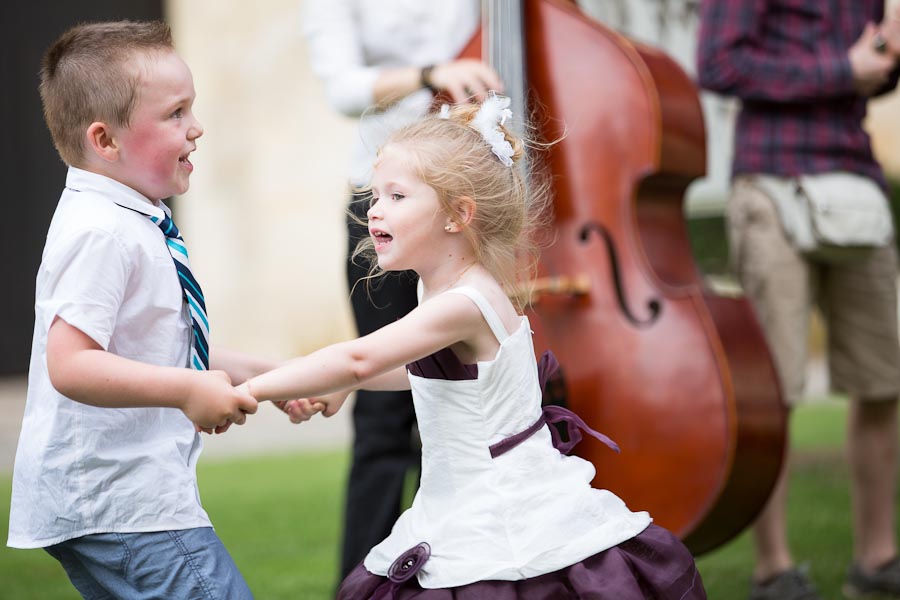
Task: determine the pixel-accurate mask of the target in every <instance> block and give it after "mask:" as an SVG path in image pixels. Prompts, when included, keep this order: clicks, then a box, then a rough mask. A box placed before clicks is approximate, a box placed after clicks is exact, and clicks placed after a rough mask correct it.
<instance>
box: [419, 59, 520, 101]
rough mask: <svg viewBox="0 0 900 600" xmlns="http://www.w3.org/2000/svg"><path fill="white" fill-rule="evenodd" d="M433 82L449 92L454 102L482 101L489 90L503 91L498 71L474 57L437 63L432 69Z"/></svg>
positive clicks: (439, 88) (438, 87)
mask: <svg viewBox="0 0 900 600" xmlns="http://www.w3.org/2000/svg"><path fill="white" fill-rule="evenodd" d="M431 84H432V85H433V86H434V87H435V88H437V89H438V90H440V91H444V92H447V93H448V94H449V95H450V98H451V99H452V100H453V102H454V103H460V102H470V101H474V100H478V101H479V102H480V101H482V100H484V99H485V98H486V97H487V93H488V91H489V90H494V91H496V92H502V91H503V82H502V81H500V76H499V75H497V72H496V71H494V69H492V68H491V67H489V66H488V65H487V64H485V63H483V62H481V61H480V60H476V59H473V58H461V59H457V60H453V61H450V62H447V63H443V64H440V65H436V66H435V67H434V69H433V70H432V71H431Z"/></svg>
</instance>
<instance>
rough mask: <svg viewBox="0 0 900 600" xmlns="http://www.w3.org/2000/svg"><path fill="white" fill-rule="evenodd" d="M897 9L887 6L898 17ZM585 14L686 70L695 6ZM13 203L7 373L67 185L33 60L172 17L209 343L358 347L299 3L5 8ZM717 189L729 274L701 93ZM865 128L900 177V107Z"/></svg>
mask: <svg viewBox="0 0 900 600" xmlns="http://www.w3.org/2000/svg"><path fill="white" fill-rule="evenodd" d="M893 1H894V0H888V3H889V4H892V3H893ZM579 4H580V5H581V6H582V8H583V9H584V10H585V12H587V13H588V14H591V15H592V16H594V17H595V18H597V19H598V20H601V21H603V22H605V23H607V24H609V25H610V26H612V27H613V28H615V29H617V30H619V31H621V32H623V33H625V34H627V35H629V36H631V37H633V38H635V39H637V40H641V41H643V42H645V43H648V44H651V45H654V46H657V47H660V48H662V49H664V50H665V51H666V52H668V53H669V54H670V55H672V56H673V57H674V58H675V59H676V60H677V61H678V62H679V64H681V66H682V67H683V68H684V69H685V70H686V71H688V72H689V73H691V74H692V73H693V70H694V59H693V56H694V49H695V44H696V28H697V8H698V2H697V1H696V0H580V2H579ZM0 11H2V13H0V14H2V19H0V21H2V27H3V28H4V29H6V30H7V31H4V32H3V33H4V35H3V36H2V43H3V45H4V49H3V53H2V69H3V81H4V86H3V87H4V90H3V94H2V101H3V103H4V105H3V108H4V111H3V114H6V115H9V116H10V117H11V118H9V120H8V127H10V128H11V131H9V132H8V133H7V135H4V136H3V141H2V148H3V150H2V152H3V154H2V161H0V169H2V172H3V184H4V189H5V192H6V197H7V200H6V202H5V203H4V210H5V216H6V218H4V219H3V236H2V238H3V244H4V255H5V257H6V259H5V260H4V261H2V263H3V264H2V267H0V268H2V269H3V271H2V275H3V278H2V280H3V281H4V282H5V285H6V290H5V293H4V294H2V296H0V314H2V315H3V335H2V336H0V374H2V375H4V376H9V377H16V376H19V375H22V374H24V373H25V372H26V370H27V364H28V355H29V352H30V345H31V334H32V323H33V300H34V296H33V293H34V292H33V286H34V275H35V273H36V270H37V266H38V264H39V263H40V252H41V248H42V245H43V239H44V236H45V233H46V229H47V225H48V223H49V219H50V216H51V215H52V212H53V210H54V207H55V205H56V201H57V199H58V197H59V193H60V190H61V189H62V186H63V183H64V181H65V166H64V165H63V164H62V162H61V161H60V160H59V159H58V158H57V156H56V153H55V151H54V149H53V146H52V143H51V140H50V136H49V133H48V132H47V129H46V127H45V126H44V123H43V120H42V116H41V109H40V100H39V97H38V92H37V84H38V71H39V68H40V57H41V54H42V53H43V51H44V50H45V49H46V47H47V45H48V44H49V43H50V42H51V41H52V40H53V39H54V38H55V37H56V36H57V35H59V34H60V33H61V32H62V31H63V30H65V29H66V28H67V27H69V26H71V25H72V24H74V23H77V22H79V21H84V20H94V19H110V18H154V17H162V18H165V19H166V20H167V21H168V22H169V23H170V24H171V26H172V28H173V32H174V35H175V41H176V46H177V49H178V51H179V53H180V54H181V55H182V57H183V58H184V59H185V61H186V62H187V63H188V65H189V66H190V67H191V69H192V71H193V74H194V80H195V86H196V89H197V102H196V107H195V108H196V113H197V115H198V116H199V118H200V120H201V122H202V123H203V125H204V127H205V134H204V136H203V137H202V138H201V139H200V141H199V148H198V151H197V152H196V153H195V154H194V155H193V156H192V161H193V162H194V165H195V167H196V169H195V171H194V174H193V176H192V183H191V189H190V191H189V192H188V193H187V194H186V195H185V196H184V197H182V198H178V199H176V200H174V202H173V203H172V204H173V205H174V207H175V211H176V217H177V222H178V224H179V227H180V229H181V230H182V231H183V233H184V236H185V239H186V240H187V243H188V246H189V249H190V252H191V262H192V264H193V266H194V269H195V270H196V272H197V273H198V274H199V277H200V278H201V281H202V283H203V285H204V289H205V290H206V291H207V296H208V297H209V312H210V315H211V316H212V319H213V323H214V329H213V335H214V337H213V340H214V343H216V344H220V345H224V346H228V347H234V348H239V349H243V350H247V351H250V352H256V353H260V354H264V355H268V356H272V357H276V358H277V357H288V356H292V355H295V354H299V353H304V352H307V351H309V350H311V349H313V348H317V347H319V346H321V345H323V344H326V343H329V342H333V341H336V340H339V339H345V338H347V337H349V336H351V335H352V334H353V328H352V324H351V318H350V310H349V304H348V301H347V290H346V289H345V288H346V286H345V284H344V279H343V277H344V275H343V268H344V267H343V262H342V261H343V252H344V244H345V238H344V236H345V233H344V226H343V219H344V201H345V174H346V172H347V169H348V157H349V146H350V143H351V141H352V140H351V136H352V135H353V133H352V132H353V131H354V130H353V123H352V121H351V120H349V119H346V118H343V117H341V116H339V115H338V114H337V113H336V112H335V111H334V110H332V109H331V108H330V107H329V106H328V105H327V104H326V101H325V96H324V92H323V89H322V86H321V84H320V83H319V81H317V80H316V78H315V77H314V76H313V74H312V72H311V70H310V67H309V64H308V60H307V49H306V47H305V43H304V40H303V38H302V33H301V30H302V2H301V1H300V0H259V1H257V2H253V3H246V2H238V1H236V0H225V1H220V0H216V1H214V0H168V1H158V0H133V1H131V2H128V3H123V2H117V1H115V0H79V1H78V2H65V1H63V0H58V1H53V0H36V1H32V2H28V3H18V2H16V3H7V4H5V5H4V7H3V8H2V9H0ZM702 103H703V107H704V112H705V116H706V125H707V136H708V160H709V169H708V176H707V177H706V178H704V179H701V180H698V181H696V182H695V183H694V184H693V185H692V186H691V188H690V189H689V193H688V197H687V199H686V203H685V207H686V216H687V218H688V219H689V225H690V227H691V231H692V236H693V238H694V239H693V241H694V244H695V248H696V249H697V260H698V263H699V264H700V266H701V268H703V269H704V270H705V271H707V272H708V273H710V274H715V272H716V271H723V270H724V264H725V263H724V258H725V257H724V252H725V248H724V245H723V244H724V239H723V237H722V230H721V214H722V208H723V204H724V200H725V197H726V194H727V186H728V175H729V173H728V168H729V164H730V161H731V151H730V148H731V143H732V137H731V123H732V118H733V115H734V113H735V106H734V103H733V101H731V100H725V99H723V98H720V97H716V96H714V95H712V94H708V93H703V94H702ZM868 128H869V130H870V131H871V133H872V135H873V137H874V143H875V149H876V152H877V154H878V157H879V159H880V160H881V161H882V164H883V165H884V167H885V169H886V171H887V173H888V176H889V177H890V178H891V179H892V180H894V181H898V180H900V143H898V139H897V136H898V135H900V99H898V97H897V94H896V93H894V94H891V95H889V96H888V97H883V98H879V99H877V100H876V101H874V102H872V106H871V114H870V118H869V123H868Z"/></svg>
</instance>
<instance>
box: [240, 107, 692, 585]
mask: <svg viewBox="0 0 900 600" xmlns="http://www.w3.org/2000/svg"><path fill="white" fill-rule="evenodd" d="M508 102H509V100H508V99H506V98H500V97H490V98H488V99H487V100H486V101H485V102H484V104H483V105H482V106H481V107H479V106H476V105H466V106H459V107H456V108H454V109H453V110H452V111H450V112H449V114H448V113H447V112H446V111H445V112H444V113H442V116H434V117H429V118H427V119H425V120H424V121H421V122H419V123H416V124H413V125H410V126H408V127H406V128H404V129H402V130H400V131H399V132H397V133H396V134H395V135H393V136H392V137H391V138H390V140H389V141H388V143H387V145H386V146H384V147H383V148H382V150H381V152H380V154H379V157H378V161H377V163H376V165H375V170H374V177H373V181H372V205H371V208H369V211H368V227H369V232H370V237H371V239H370V247H371V248H373V249H374V252H375V255H376V256H377V265H378V268H380V269H381V270H383V271H400V270H407V269H411V270H413V271H415V272H416V273H417V274H418V275H419V277H420V278H421V284H422V287H421V291H422V298H421V302H420V305H419V307H418V308H416V309H415V310H413V311H412V312H411V313H409V314H408V315H407V316H406V317H404V318H402V319H400V320H398V321H396V322H395V323H392V324H391V325H388V326H386V327H384V328H382V329H380V330H378V331H376V332H374V333H372V334H369V335H367V336H365V337H362V338H359V339H356V340H352V341H349V342H344V343H339V344H335V345H333V346H328V347H326V348H323V349H321V350H319V351H317V352H314V353H312V354H310V355H308V356H306V357H303V358H299V359H296V360H294V361H292V362H290V363H288V364H286V365H285V366H283V367H281V368H279V369H276V370H274V371H270V372H268V373H265V374H263V375H260V376H257V377H254V378H252V379H250V380H249V381H248V382H247V383H246V384H245V386H246V387H247V388H248V391H249V392H250V393H251V394H252V395H253V396H255V397H256V398H257V399H258V400H264V399H266V400H276V401H284V400H288V399H290V398H298V397H303V398H306V399H304V400H299V401H297V400H295V401H290V402H287V403H286V404H283V405H282V406H283V408H284V409H285V410H286V411H287V412H288V413H289V414H290V415H291V418H292V420H294V421H298V422H299V421H302V420H306V419H308V418H309V417H310V416H311V415H312V414H313V413H315V412H317V411H319V410H321V411H323V412H324V414H325V415H326V416H328V415H331V414H334V413H335V412H336V411H337V410H338V409H339V408H340V406H341V404H342V403H343V401H344V399H345V398H346V397H347V395H348V393H349V391H350V390H352V389H358V388H366V389H412V392H413V398H414V401H415V408H416V416H417V418H418V423H419V429H420V434H421V438H422V474H421V485H420V488H419V491H418V493H417V494H416V496H415V499H414V500H413V503H412V507H411V508H410V509H409V510H407V511H406V512H405V513H403V515H401V517H400V518H399V519H398V520H397V522H396V524H395V525H394V528H393V531H392V532H391V534H390V536H388V538H387V539H385V540H384V541H383V542H381V543H380V544H379V545H377V546H376V547H375V548H374V549H373V550H372V551H371V552H370V553H369V555H368V556H367V557H366V559H365V561H364V562H363V564H361V565H359V566H358V567H357V568H356V569H355V570H354V571H353V572H352V573H351V574H350V575H349V576H348V577H347V578H346V579H345V580H344V582H343V583H342V585H341V588H340V590H339V592H338V597H339V598H346V599H351V598H352V599H356V598H412V597H415V598H482V597H485V598H486V597H488V596H490V597H491V598H519V597H521V598H576V597H577V598H588V597H590V598H601V599H603V598H609V599H616V600H625V599H629V598H665V599H669V598H671V599H673V600H685V599H697V598H705V597H706V595H705V592H704V591H703V585H702V583H701V580H700V575H699V573H698V572H697V570H696V567H695V565H694V561H693V557H692V556H691V555H690V553H689V552H688V550H687V549H686V548H685V547H684V546H683V545H682V544H681V542H680V541H678V539H677V538H675V536H673V535H672V534H671V533H669V532H668V531H666V530H665V529H662V528H660V527H657V526H655V525H651V524H650V521H651V519H650V517H649V516H648V515H647V513H645V512H638V513H635V512H631V511H630V510H628V508H627V507H626V506H625V504H624V503H623V502H622V501H621V500H620V499H619V498H618V497H616V496H615V495H614V494H612V493H611V492H609V491H606V490H599V489H594V488H592V487H591V486H590V481H591V480H592V479H593V477H594V468H593V466H592V465H591V464H590V463H588V462H586V461H584V460H581V459H579V458H575V457H569V456H565V455H563V454H561V453H560V451H558V450H557V449H556V448H554V445H553V439H552V436H551V432H550V428H549V427H548V426H546V425H545V422H546V421H545V417H544V415H543V413H542V409H541V389H540V385H539V383H538V381H539V374H538V368H537V367H536V361H535V356H534V348H533V346H532V341H531V329H530V327H529V323H528V318H527V317H525V316H523V315H521V314H519V312H517V309H516V308H515V307H514V305H513V304H512V303H511V301H510V300H509V299H508V296H507V292H506V290H507V289H509V286H510V284H511V283H512V280H513V278H514V267H515V265H514V263H515V259H516V255H517V250H518V249H519V248H520V247H521V246H522V241H523V240H524V239H526V238H527V237H528V234H529V227H528V222H529V221H528V219H529V207H535V206H537V205H538V204H540V202H536V201H535V200H534V199H533V198H528V197H526V196H527V193H526V186H525V183H524V181H523V178H522V174H521V173H520V170H519V169H518V168H517V166H516V163H517V161H519V160H520V159H521V158H522V156H523V152H522V142H521V140H519V139H517V138H516V137H514V136H513V135H512V134H511V133H510V132H509V131H508V130H507V129H506V127H504V125H503V123H504V121H505V119H506V118H507V117H508V116H509V110H508V109H506V105H507V104H508ZM531 189H533V190H534V189H537V188H536V187H532V188H531ZM557 410H558V409H557ZM571 417H573V418H574V415H571ZM575 419H577V418H575ZM579 433H580V432H579ZM588 433H590V434H592V435H594V434H595V432H592V431H590V430H588ZM596 435H597V436H599V437H601V438H602V436H600V435H599V434H596ZM576 437H577V436H576ZM610 444H611V442H610Z"/></svg>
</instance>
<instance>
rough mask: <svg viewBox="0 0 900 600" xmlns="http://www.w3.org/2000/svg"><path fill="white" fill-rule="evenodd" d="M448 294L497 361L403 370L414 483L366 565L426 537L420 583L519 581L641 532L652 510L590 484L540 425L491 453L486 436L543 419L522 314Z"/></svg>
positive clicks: (383, 569)
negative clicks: (414, 436)
mask: <svg viewBox="0 0 900 600" xmlns="http://www.w3.org/2000/svg"><path fill="white" fill-rule="evenodd" d="M445 293H458V294H464V295H465V296H467V297H469V298H470V299H471V300H472V301H473V302H474V303H475V304H476V305H477V306H478V307H479V309H480V310H481V313H482V315H483V316H484V319H485V321H487V323H488V325H489V326H490V327H491V330H492V331H493V333H494V335H495V336H497V340H498V341H499V342H500V349H499V350H498V351H497V355H496V356H495V358H494V360H490V361H483V362H479V363H478V364H477V379H462V380H460V379H446V378H443V379H435V378H426V377H421V376H417V375H414V374H413V373H412V372H411V373H410V375H409V379H410V385H411V387H412V393H413V399H414V402H415V408H416V416H417V418H418V424H419V431H420V435H421V438H422V475H421V483H420V487H419V490H418V493H417V494H416V496H415V499H414V500H413V503H412V506H411V507H410V508H409V509H408V510H407V511H405V512H404V513H403V514H402V515H401V516H400V518H399V519H398V520H397V522H396V524H395V525H394V528H393V530H392V531H391V534H390V535H389V536H388V537H387V538H386V539H385V540H384V541H383V542H381V543H380V544H378V545H377V546H376V547H375V548H373V549H372V551H371V552H370V553H369V555H368V556H367V557H366V560H365V563H364V566H365V568H366V569H367V570H368V571H369V572H371V573H374V574H376V575H387V574H388V570H389V568H390V567H391V564H392V563H393V562H394V561H395V560H396V559H397V558H398V557H400V556H401V555H402V554H403V553H404V552H405V551H407V550H409V549H410V548H412V547H413V546H416V545H417V544H419V543H421V542H425V543H427V544H428V545H429V546H430V551H431V555H430V558H429V559H428V560H427V561H426V562H425V563H424V565H423V566H422V567H421V569H420V570H419V571H418V573H417V574H416V577H417V578H418V581H419V584H420V585H421V586H422V587H423V588H446V587H455V586H460V585H465V584H468V583H472V582H476V581H482V580H489V579H492V580H521V579H527V578H531V577H535V576H537V575H542V574H544V573H550V572H553V571H556V570H559V569H561V568H564V567H567V566H569V565H572V564H574V563H577V562H580V561H582V560H584V559H585V558H588V557H590V556H592V555H594V554H597V553H599V552H602V551H603V550H606V549H608V548H610V547H612V546H615V545H617V544H619V543H620V542H623V541H625V540H628V539H630V538H632V537H634V536H636V535H637V534H639V533H640V532H641V531H643V530H644V529H645V528H646V527H647V526H648V525H649V524H650V522H651V519H650V516H649V515H648V514H647V513H646V512H631V511H630V510H629V509H628V508H627V507H626V506H625V503H624V502H622V500H620V499H619V498H618V497H617V496H616V495H615V494H613V493H612V492H609V491H607V490H599V489H594V488H592V487H591V486H590V482H591V480H592V479H593V478H594V474H595V470H594V466H593V465H592V464H590V463H589V462H587V461H585V460H583V459H580V458H577V457H573V456H565V455H563V454H560V452H559V451H558V450H557V449H556V448H554V446H553V445H552V443H551V436H550V431H549V429H548V428H547V426H544V427H541V428H540V429H539V430H538V431H537V432H536V433H535V434H534V435H532V436H531V437H529V438H527V439H526V440H525V441H524V442H522V443H521V444H519V445H517V446H515V447H514V448H513V449H512V450H510V451H508V452H506V453H505V454H502V455H500V456H498V457H497V458H492V457H491V453H490V450H489V447H490V446H491V445H492V444H495V443H497V442H500V441H501V440H504V439H506V438H509V437H510V436H512V435H514V434H517V433H519V432H521V431H524V430H526V429H527V428H528V427H529V426H531V425H533V424H534V423H535V422H536V421H537V420H538V419H539V418H540V417H541V390H540V386H539V383H538V373H537V366H536V361H535V355H534V346H533V344H532V341H531V329H530V326H529V323H528V318H527V317H524V316H523V317H522V319H521V323H520V325H519V327H518V329H516V331H514V332H512V333H511V334H509V333H507V331H506V330H505V328H504V326H503V324H502V322H501V320H500V318H499V316H498V315H497V313H496V312H495V311H494V309H493V307H492V306H491V305H490V304H489V303H488V301H487V299H486V298H485V297H484V296H483V295H482V294H481V293H480V292H479V291H477V290H475V289H474V288H470V287H459V288H454V289H451V290H448V291H447V292H445ZM443 352H449V350H446V351H443ZM434 356H436V355H432V357H434ZM429 358H431V357H429ZM423 360H424V359H423ZM417 362H420V361H417ZM457 362H458V361H457ZM433 376H434V375H433V374H429V377H433Z"/></svg>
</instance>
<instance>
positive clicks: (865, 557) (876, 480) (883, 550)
mask: <svg viewBox="0 0 900 600" xmlns="http://www.w3.org/2000/svg"><path fill="white" fill-rule="evenodd" d="M867 400H868V401H863V400H857V399H855V400H854V401H853V402H851V404H850V411H849V415H848V419H847V460H848V463H849V465H850V481H851V485H850V493H851V498H852V500H853V538H854V539H853V542H854V545H853V558H854V560H855V561H856V562H857V563H858V564H859V565H860V567H861V568H862V569H863V570H864V571H866V572H872V571H874V570H875V569H876V568H877V567H879V566H881V565H883V564H885V563H886V562H888V561H889V560H891V559H892V558H894V557H895V556H896V555H897V540H896V537H895V534H894V521H895V515H894V502H895V498H896V486H897V450H898V442H897V398H893V399H881V400H873V399H867Z"/></svg>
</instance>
